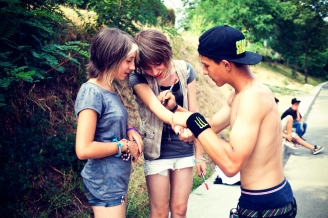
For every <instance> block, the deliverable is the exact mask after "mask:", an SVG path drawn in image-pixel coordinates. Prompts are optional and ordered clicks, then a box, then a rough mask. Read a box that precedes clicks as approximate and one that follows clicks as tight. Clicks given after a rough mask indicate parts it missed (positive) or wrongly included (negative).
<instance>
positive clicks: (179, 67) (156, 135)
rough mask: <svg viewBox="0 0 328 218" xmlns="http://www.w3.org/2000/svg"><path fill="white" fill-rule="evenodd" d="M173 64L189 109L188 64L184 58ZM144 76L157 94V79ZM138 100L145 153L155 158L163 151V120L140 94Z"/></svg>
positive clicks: (185, 104) (185, 106)
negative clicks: (150, 108) (144, 101)
mask: <svg viewBox="0 0 328 218" xmlns="http://www.w3.org/2000/svg"><path fill="white" fill-rule="evenodd" d="M173 66H174V67H175V69H176V72H177V75H178V77H179V81H180V85H181V88H182V94H183V108H185V109H187V110H188V84H187V64H186V62H185V61H182V60H173ZM143 76H144V77H145V78H146V80H147V82H148V85H149V87H150V88H151V90H153V92H154V94H155V95H156V96H157V95H158V94H159V87H158V84H157V81H156V79H155V78H154V77H152V76H149V75H147V74H143ZM136 102H137V104H138V109H139V115H140V134H141V136H142V137H144V138H143V142H144V145H145V149H144V155H145V158H146V159H147V160H154V159H156V158H158V157H159V156H160V152H161V141H162V132H163V121H161V120H160V119H158V118H157V117H156V116H155V114H154V113H152V112H151V111H150V110H149V108H148V107H147V106H146V105H145V104H144V103H143V102H142V101H141V99H140V98H139V97H138V96H136Z"/></svg>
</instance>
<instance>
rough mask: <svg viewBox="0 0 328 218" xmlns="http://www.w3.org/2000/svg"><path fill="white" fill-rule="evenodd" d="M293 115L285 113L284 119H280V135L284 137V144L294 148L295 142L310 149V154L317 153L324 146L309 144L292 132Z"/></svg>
mask: <svg viewBox="0 0 328 218" xmlns="http://www.w3.org/2000/svg"><path fill="white" fill-rule="evenodd" d="M292 125H293V117H292V116H291V115H287V116H286V117H285V118H284V119H282V120H281V127H282V130H283V132H282V137H283V138H284V144H285V145H287V146H288V147H290V148H292V149H296V146H295V143H297V144H300V145H302V146H303V147H305V148H308V149H310V150H311V151H312V154H318V153H320V152H322V151H323V149H324V147H321V146H317V145H311V144H310V143H308V142H306V141H304V140H303V139H302V138H301V137H299V135H298V134H297V133H295V132H292Z"/></svg>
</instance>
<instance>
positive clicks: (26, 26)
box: [0, 0, 87, 89]
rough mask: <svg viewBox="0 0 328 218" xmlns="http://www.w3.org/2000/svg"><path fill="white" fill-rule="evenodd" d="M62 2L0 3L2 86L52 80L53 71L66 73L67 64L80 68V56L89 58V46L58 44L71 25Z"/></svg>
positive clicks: (1, 0)
mask: <svg viewBox="0 0 328 218" xmlns="http://www.w3.org/2000/svg"><path fill="white" fill-rule="evenodd" d="M60 2H61V1H58V0H57V1H28V0H11V1H9V0H0V6H1V10H0V19H1V21H2V22H1V23H0V32H1V34H0V47H1V52H0V87H2V88H5V89H7V88H8V87H9V86H10V85H11V84H12V83H13V82H19V81H25V82H38V81H40V80H42V79H49V78H51V77H50V76H49V72H50V71H52V70H54V71H58V72H64V71H65V69H64V68H63V66H62V65H63V64H64V63H66V62H67V61H71V62H73V63H75V64H77V65H78V64H79V62H78V61H77V59H76V56H77V54H78V55H82V56H85V57H87V52H86V51H84V48H85V47H86V46H87V44H86V43H82V42H79V41H76V42H66V43H65V44H64V45H60V44H58V39H57V37H58V34H63V35H64V34H65V32H64V31H65V28H67V26H68V24H69V21H68V20H67V19H65V16H64V15H63V14H62V12H61V10H60V9H59V6H58V3H60ZM68 2H70V3H78V2H77V1H73V0H71V1H68Z"/></svg>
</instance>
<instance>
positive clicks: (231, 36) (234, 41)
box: [198, 25, 262, 65]
mask: <svg viewBox="0 0 328 218" xmlns="http://www.w3.org/2000/svg"><path fill="white" fill-rule="evenodd" d="M198 53H199V54H200V55H202V56H205V57H208V58H212V59H219V60H223V59H224V60H227V61H231V62H234V63H240V64H247V65H253V64H257V63H259V62H260V61H261V60H262V56H261V55H259V54H257V53H254V52H248V51H246V39H245V36H244V34H243V33H242V32H240V31H239V30H237V29H235V28H233V27H230V26H228V25H224V26H216V27H213V28H211V29H209V30H207V31H206V32H205V33H203V35H201V36H200V37H199V45H198Z"/></svg>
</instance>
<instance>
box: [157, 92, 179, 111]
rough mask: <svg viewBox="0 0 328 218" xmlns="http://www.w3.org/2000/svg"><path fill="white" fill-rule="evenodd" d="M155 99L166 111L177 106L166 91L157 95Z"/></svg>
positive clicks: (173, 97)
mask: <svg viewBox="0 0 328 218" xmlns="http://www.w3.org/2000/svg"><path fill="white" fill-rule="evenodd" d="M157 99H158V100H159V101H160V102H161V104H162V105H163V106H164V107H165V108H166V109H168V110H172V109H173V108H174V107H175V106H176V104H177V103H176V101H175V96H174V95H173V94H172V92H170V91H168V90H165V91H162V92H160V93H159V94H158V95H157Z"/></svg>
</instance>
